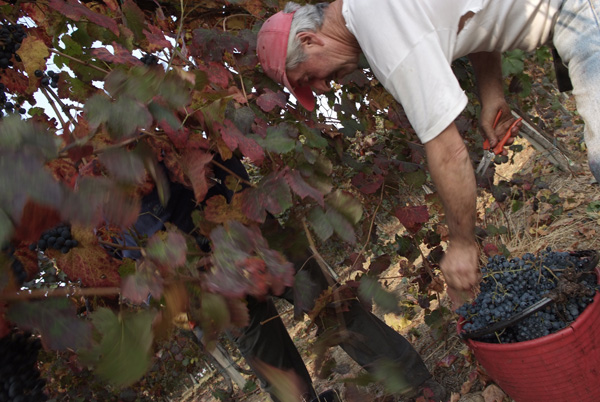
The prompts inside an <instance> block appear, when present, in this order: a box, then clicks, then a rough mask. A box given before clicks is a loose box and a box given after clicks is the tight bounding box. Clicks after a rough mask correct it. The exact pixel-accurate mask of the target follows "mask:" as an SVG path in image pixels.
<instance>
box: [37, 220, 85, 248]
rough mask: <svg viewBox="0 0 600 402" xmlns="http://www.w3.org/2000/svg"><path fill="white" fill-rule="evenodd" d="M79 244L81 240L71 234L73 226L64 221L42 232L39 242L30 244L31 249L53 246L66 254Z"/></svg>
mask: <svg viewBox="0 0 600 402" xmlns="http://www.w3.org/2000/svg"><path fill="white" fill-rule="evenodd" d="M78 244H79V242H78V241H77V240H76V239H74V238H73V236H72V234H71V227H70V226H69V225H67V224H64V223H63V224H60V225H58V226H56V227H54V228H52V229H50V230H47V231H45V232H44V233H42V235H41V236H40V239H39V240H38V242H37V243H32V244H30V245H29V249H30V250H32V251H33V250H36V249H38V250H40V251H45V250H46V249H49V248H53V249H56V250H60V251H61V252H62V253H63V254H66V253H68V252H69V251H70V250H71V249H72V248H73V247H77V245H78Z"/></svg>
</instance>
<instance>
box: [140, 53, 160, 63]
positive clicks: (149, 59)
mask: <svg viewBox="0 0 600 402" xmlns="http://www.w3.org/2000/svg"><path fill="white" fill-rule="evenodd" d="M140 60H141V62H142V63H144V64H145V65H146V66H155V65H157V64H158V57H156V56H155V55H153V54H150V53H146V54H145V55H143V56H142V57H141V58H140Z"/></svg>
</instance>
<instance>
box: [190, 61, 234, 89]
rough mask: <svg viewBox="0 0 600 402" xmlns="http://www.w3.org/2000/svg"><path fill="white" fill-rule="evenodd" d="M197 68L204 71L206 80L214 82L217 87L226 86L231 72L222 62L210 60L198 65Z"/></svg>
mask: <svg viewBox="0 0 600 402" xmlns="http://www.w3.org/2000/svg"><path fill="white" fill-rule="evenodd" d="M198 69H199V70H200V71H203V72H205V73H206V76H207V77H208V81H209V82H210V83H211V84H215V85H216V86H217V87H218V88H221V89H222V88H228V87H229V80H230V79H231V73H230V72H229V70H227V69H226V68H225V66H223V64H220V63H215V62H210V63H208V64H200V65H198Z"/></svg>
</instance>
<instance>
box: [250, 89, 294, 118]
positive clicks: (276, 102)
mask: <svg viewBox="0 0 600 402" xmlns="http://www.w3.org/2000/svg"><path fill="white" fill-rule="evenodd" d="M286 102H287V96H286V95H285V93H283V92H282V91H277V92H273V91H271V90H270V89H269V88H265V93H264V94H262V95H260V96H259V97H258V99H257V100H256V104H257V105H258V106H260V108H261V109H262V110H263V111H265V112H267V113H268V112H270V111H271V110H273V109H275V106H279V107H280V108H282V109H283V108H285V105H286Z"/></svg>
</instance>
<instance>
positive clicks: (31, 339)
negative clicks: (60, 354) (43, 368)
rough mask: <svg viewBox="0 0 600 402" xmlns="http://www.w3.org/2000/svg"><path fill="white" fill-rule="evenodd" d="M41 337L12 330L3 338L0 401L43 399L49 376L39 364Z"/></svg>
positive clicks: (0, 347)
mask: <svg viewBox="0 0 600 402" xmlns="http://www.w3.org/2000/svg"><path fill="white" fill-rule="evenodd" d="M41 347H42V344H41V342H40V339H39V338H38V337H36V336H33V335H32V334H31V333H29V332H23V331H13V332H12V333H10V334H8V335H6V336H5V337H3V338H2V339H0V402H8V401H10V402H43V401H47V400H48V397H47V396H46V394H44V386H45V385H46V380H45V379H43V378H40V371H39V369H38V367H37V360H38V354H39V351H40V350H41Z"/></svg>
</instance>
